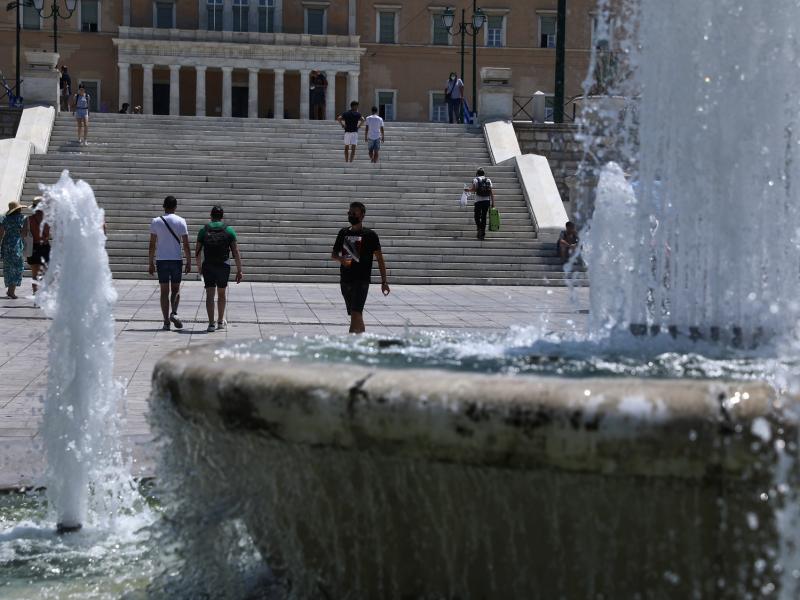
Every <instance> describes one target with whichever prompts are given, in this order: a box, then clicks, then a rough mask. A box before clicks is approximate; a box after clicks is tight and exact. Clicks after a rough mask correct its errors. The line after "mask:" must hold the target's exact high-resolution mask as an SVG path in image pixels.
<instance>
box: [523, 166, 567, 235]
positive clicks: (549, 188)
mask: <svg viewBox="0 0 800 600" xmlns="http://www.w3.org/2000/svg"><path fill="white" fill-rule="evenodd" d="M516 169H517V177H518V178H519V182H520V184H521V185H522V192H523V194H524V195H525V200H526V201H527V202H528V208H529V210H530V211H531V218H532V219H533V222H534V226H535V227H536V231H537V233H538V234H542V233H548V234H553V233H556V234H557V233H558V232H560V231H561V230H562V229H563V228H564V223H566V222H567V221H568V220H569V219H568V218H567V211H565V210H564V203H563V202H562V200H561V195H560V194H559V193H558V187H557V186H556V181H555V179H554V178H553V172H552V170H551V169H550V165H549V164H548V162H547V159H546V158H545V157H544V156H539V155H538V154H523V155H522V156H518V157H517V159H516Z"/></svg>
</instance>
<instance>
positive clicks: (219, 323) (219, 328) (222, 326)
mask: <svg viewBox="0 0 800 600" xmlns="http://www.w3.org/2000/svg"><path fill="white" fill-rule="evenodd" d="M227 328H228V322H227V321H224V320H223V321H217V331H222V330H223V329H227Z"/></svg>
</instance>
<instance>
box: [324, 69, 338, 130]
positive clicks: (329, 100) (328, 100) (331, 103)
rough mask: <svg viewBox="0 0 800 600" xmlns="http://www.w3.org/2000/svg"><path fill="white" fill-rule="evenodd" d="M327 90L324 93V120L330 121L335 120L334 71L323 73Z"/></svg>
mask: <svg viewBox="0 0 800 600" xmlns="http://www.w3.org/2000/svg"><path fill="white" fill-rule="evenodd" d="M325 77H326V79H327V80H328V89H327V90H326V91H325V118H326V119H328V120H329V121H332V120H333V119H335V118H336V71H328V72H327V73H325Z"/></svg>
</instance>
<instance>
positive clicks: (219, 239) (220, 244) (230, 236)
mask: <svg viewBox="0 0 800 600" xmlns="http://www.w3.org/2000/svg"><path fill="white" fill-rule="evenodd" d="M223 216H224V213H223V210H222V207H221V206H219V205H215V206H214V207H213V208H212V209H211V222H210V223H207V224H206V225H203V228H202V229H200V231H198V232H197V245H196V247H195V251H194V253H195V259H196V261H197V264H198V266H199V265H201V264H202V266H201V267H200V269H199V270H200V272H201V273H202V274H203V283H204V285H205V288H206V312H207V313H208V331H209V332H211V331H214V330H215V329H219V330H223V329H225V328H226V327H227V325H228V323H227V321H226V320H225V304H226V301H227V299H226V295H225V294H226V289H227V287H228V278H229V277H230V274H231V265H230V262H229V261H228V259H229V256H230V255H231V254H233V259H234V260H235V261H236V283H240V282H241V281H242V258H241V256H240V255H239V246H238V245H237V244H236V242H237V238H236V232H235V231H234V230H233V227H229V226H228V225H225V223H224V222H223V221H222V217H223ZM200 252H202V253H203V262H202V263H201V262H200ZM214 290H216V291H217V294H216V295H217V321H216V325H215V323H214Z"/></svg>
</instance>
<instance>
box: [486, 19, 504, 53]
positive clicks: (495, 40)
mask: <svg viewBox="0 0 800 600" xmlns="http://www.w3.org/2000/svg"><path fill="white" fill-rule="evenodd" d="M504 21H505V17H503V16H497V15H491V16H489V18H488V19H487V20H486V45H487V46H489V47H491V48H502V47H503V24H504Z"/></svg>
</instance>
